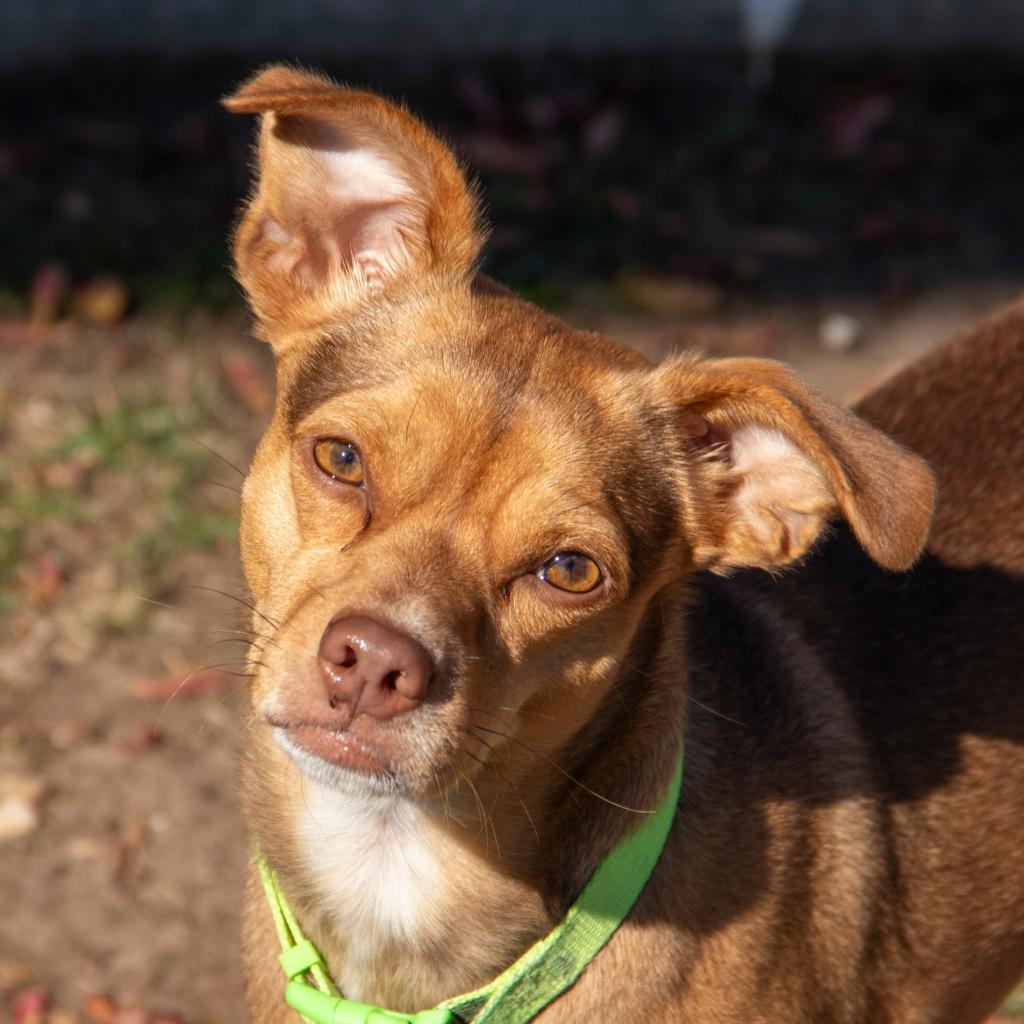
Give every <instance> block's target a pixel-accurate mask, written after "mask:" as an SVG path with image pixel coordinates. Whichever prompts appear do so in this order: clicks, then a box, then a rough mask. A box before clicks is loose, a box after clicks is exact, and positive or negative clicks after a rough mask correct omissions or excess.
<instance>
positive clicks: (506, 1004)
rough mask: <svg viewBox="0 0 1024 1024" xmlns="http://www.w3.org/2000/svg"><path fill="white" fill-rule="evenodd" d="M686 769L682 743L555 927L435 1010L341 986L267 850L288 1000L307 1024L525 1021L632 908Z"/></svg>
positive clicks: (265, 878) (265, 876) (265, 871)
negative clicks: (652, 794)
mask: <svg viewBox="0 0 1024 1024" xmlns="http://www.w3.org/2000/svg"><path fill="white" fill-rule="evenodd" d="M682 777H683V751H682V747H680V750H679V758H678V760H677V761H676V766H675V771H674V772H673V774H672V779H671V781H670V782H669V786H668V789H667V790H666V792H665V794H664V796H663V797H662V799H661V802H660V803H659V804H658V806H657V807H656V808H655V809H654V810H653V811H651V812H649V813H647V814H646V815H645V817H644V820H643V822H642V824H641V825H640V827H639V828H638V829H636V831H634V832H632V833H630V834H629V835H628V836H626V837H625V838H624V839H622V840H621V841H620V842H619V843H618V845H617V846H615V847H614V849H612V851H611V852H610V853H609V854H608V856H607V857H605V859H604V860H603V861H602V862H601V863H600V864H599V865H598V867H597V870H596V871H595V872H594V874H593V875H591V877H590V881H589V882H587V884H586V886H585V887H584V889H583V891H582V892H581V893H580V895H579V897H578V898H577V900H576V902H575V903H574V904H573V905H572V906H571V907H570V908H569V909H568V911H567V912H566V914H565V917H563V918H562V920H561V921H560V922H559V923H558V924H557V925H556V926H555V928H554V929H553V930H552V931H551V932H549V933H548V934H547V936H545V937H544V938H543V939H540V940H539V941H538V942H536V943H535V944H534V945H533V946H531V947H530V949H528V950H527V951H526V952H525V953H524V954H523V955H522V956H521V957H520V958H519V959H518V960H517V961H516V962H515V963H514V964H512V966H511V967H509V968H508V969H507V970H505V971H504V972H503V973H502V974H500V975H499V976H498V977H497V978H495V979H494V981H491V982H489V983H488V984H487V985H485V986H484V987H483V988H479V989H476V990H475V991H473V992H468V993H466V994H465V995H461V996H456V997H455V998H454V999H449V1000H446V1001H445V1002H443V1003H441V1005H440V1006H438V1007H437V1008H435V1009H433V1010H421V1011H420V1012H419V1013H396V1012H394V1011H392V1010H382V1009H381V1008H380V1007H378V1006H370V1005H368V1004H366V1003H355V1002H352V1001H351V1000H349V999H345V998H344V997H343V996H341V994H340V993H339V992H338V990H337V988H336V987H335V985H334V983H333V982H332V981H331V978H330V975H329V974H328V973H327V967H326V965H325V964H324V961H323V958H322V957H321V956H320V953H319V951H318V950H317V948H316V947H315V946H314V945H313V943H312V942H310V941H309V939H307V938H306V937H305V935H304V934H303V933H302V929H301V928H300V927H299V923H298V921H297V920H296V918H295V915H294V913H293V912H292V910H291V907H290V906H289V905H288V901H287V900H286V899H285V896H284V893H283V892H282V891H281V887H280V884H279V883H278V880H277V876H276V874H275V873H274V871H273V870H272V869H271V868H270V867H269V865H268V864H267V862H266V861H265V860H264V859H263V857H262V855H260V856H259V858H258V861H257V864H258V866H259V872H260V878H261V880H262V882H263V890H264V892H265V893H266V897H267V903H268V904H269V905H270V911H271V913H272V914H273V916H274V925H275V927H276V929H277V935H278V938H279V939H280V941H281V949H282V950H283V952H282V953H281V955H280V956H279V957H278V959H279V961H280V963H281V967H282V968H283V969H284V973H285V975H286V977H287V978H288V984H287V986H286V987H285V993H284V998H285V1002H286V1003H287V1004H288V1005H289V1006H290V1007H291V1008H292V1009H293V1010H295V1011H297V1012H298V1014H299V1015H300V1016H301V1017H302V1019H303V1020H304V1021H306V1024H458V1022H459V1021H472V1022H473V1024H485V1022H486V1024H524V1022H525V1021H529V1020H532V1019H533V1018H534V1017H535V1016H536V1015H537V1014H538V1013H540V1011H541V1010H542V1009H544V1007H545V1006H547V1004H548V1003H550V1002H551V1001H552V1000H553V999H554V998H555V997H556V996H559V995H561V993H562V992H564V991H565V990H566V989H567V988H569V987H570V986H571V985H572V984H573V983H574V982H575V981H576V979H577V978H578V977H579V976H580V975H581V974H582V973H583V971H584V969H585V968H586V966H587V964H589V963H590V961H591V960H593V959H594V957H595V956H596V955H597V954H598V953H599V952H600V950H601V949H602V948H603V946H604V945H605V943H606V942H607V941H608V940H609V939H610V938H611V937H612V935H614V934H615V930H616V929H617V928H618V927H619V925H620V924H622V922H623V920H624V919H625V917H626V915H627V914H628V913H629V912H630V910H631V909H632V908H633V904H634V903H636V901H637V898H638V897H639V895H640V893H641V892H642V891H643V888H644V886H645V885H646V884H647V880H648V879H649V878H650V876H651V873H652V872H653V871H654V867H655V865H656V864H657V863H658V859H659V858H660V856H661V851H662V849H663V848H664V846H665V841H666V839H667V838H668V834H669V830H670V829H671V827H672V821H673V819H674V818H675V813H676V806H677V804H678V803H679V788H680V785H681V783H682Z"/></svg>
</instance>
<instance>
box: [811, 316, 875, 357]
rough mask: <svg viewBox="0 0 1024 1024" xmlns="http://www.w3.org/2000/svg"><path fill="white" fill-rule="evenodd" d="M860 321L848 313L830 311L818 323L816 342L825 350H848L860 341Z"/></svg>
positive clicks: (861, 330)
mask: <svg viewBox="0 0 1024 1024" xmlns="http://www.w3.org/2000/svg"><path fill="white" fill-rule="evenodd" d="M863 333H864V329H863V327H862V326H861V322H860V321H859V320H858V319H857V318H856V317H855V316H850V315H849V314H848V313H830V314H829V315H828V316H826V317H824V318H823V319H822V321H821V323H820V324H819V325H818V342H819V343H820V345H821V347H822V348H823V349H825V351H826V352H849V351H850V349H851V348H853V347H854V345H856V344H857V342H859V341H860V339H861V336H862V334H863Z"/></svg>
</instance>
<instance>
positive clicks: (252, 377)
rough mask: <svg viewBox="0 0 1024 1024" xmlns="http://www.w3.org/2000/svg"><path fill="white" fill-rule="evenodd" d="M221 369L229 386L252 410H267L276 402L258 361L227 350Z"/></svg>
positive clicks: (243, 354) (222, 359)
mask: <svg viewBox="0 0 1024 1024" xmlns="http://www.w3.org/2000/svg"><path fill="white" fill-rule="evenodd" d="M220 365H221V370H222V371H223V373H224V379H225V381H227V385H228V387H229V388H230V389H231V390H232V391H233V392H234V394H235V395H236V397H238V398H240V399H241V400H242V402H243V403H245V406H246V407H247V408H248V409H249V410H250V412H261V413H262V412H267V411H268V410H269V409H270V407H271V406H272V405H273V404H274V395H273V392H272V391H271V389H270V385H269V384H268V382H267V378H266V377H265V376H264V374H263V372H262V371H261V369H260V367H259V366H258V365H257V364H256V361H255V360H254V359H253V358H252V357H250V356H248V355H246V354H245V353H242V352H226V353H225V354H224V356H223V357H222V358H221V362H220Z"/></svg>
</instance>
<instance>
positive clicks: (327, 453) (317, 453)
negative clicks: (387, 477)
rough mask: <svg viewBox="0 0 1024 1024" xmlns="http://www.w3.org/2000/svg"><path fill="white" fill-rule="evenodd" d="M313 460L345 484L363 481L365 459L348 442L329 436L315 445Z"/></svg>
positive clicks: (329, 474)
mask: <svg viewBox="0 0 1024 1024" xmlns="http://www.w3.org/2000/svg"><path fill="white" fill-rule="evenodd" d="M313 461H314V462H315V463H316V464H317V465H318V466H319V467H320V468H321V469H322V470H323V471H324V472H325V473H326V474H327V475H328V476H329V477H332V478H333V479H335V480H340V481H341V482H342V483H345V484H352V485H353V486H359V484H361V483H362V482H363V460H362V459H361V458H360V457H359V452H357V451H356V450H355V448H354V447H353V446H352V445H350V444H349V443H348V441H339V440H338V439H337V438H333V437H327V438H324V440H322V441H317V443H316V444H315V445H314V446H313Z"/></svg>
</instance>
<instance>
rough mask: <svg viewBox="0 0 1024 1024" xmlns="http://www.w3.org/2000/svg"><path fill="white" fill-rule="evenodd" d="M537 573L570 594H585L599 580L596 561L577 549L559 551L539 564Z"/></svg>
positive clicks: (599, 572) (547, 581)
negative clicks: (548, 559) (539, 567)
mask: <svg viewBox="0 0 1024 1024" xmlns="http://www.w3.org/2000/svg"><path fill="white" fill-rule="evenodd" d="M537 575H538V576H539V577H540V578H541V579H542V580H543V581H544V582H545V583H550V584H551V586H553V587H557V588H558V589H559V590H567V591H568V592H569V593H570V594H587V593H589V592H590V591H591V590H593V589H594V588H595V587H596V586H597V585H598V584H599V583H600V582H601V570H600V569H599V568H598V567H597V563H596V562H595V561H594V560H593V559H592V558H587V556H586V555H581V554H580V553H579V552H578V551H561V552H559V553H558V554H557V555H555V557H554V558H552V559H551V560H550V561H548V562H545V563H544V565H543V566H541V569H540V571H539V572H538V573H537Z"/></svg>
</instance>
